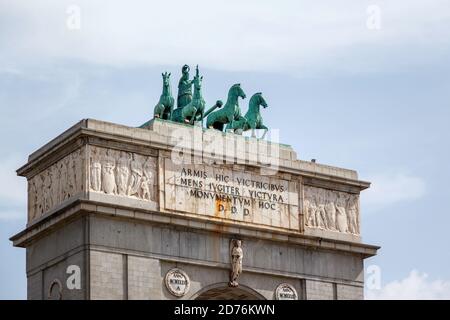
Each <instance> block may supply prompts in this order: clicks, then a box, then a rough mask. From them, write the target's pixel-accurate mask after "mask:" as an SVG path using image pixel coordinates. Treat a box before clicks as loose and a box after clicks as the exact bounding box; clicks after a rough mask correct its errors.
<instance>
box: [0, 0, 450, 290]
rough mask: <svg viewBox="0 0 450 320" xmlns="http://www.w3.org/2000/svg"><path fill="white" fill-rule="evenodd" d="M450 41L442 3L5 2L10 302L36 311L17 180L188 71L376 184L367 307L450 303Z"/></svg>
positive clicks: (0, 234)
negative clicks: (261, 102) (34, 159)
mask: <svg viewBox="0 0 450 320" xmlns="http://www.w3.org/2000/svg"><path fill="white" fill-rule="evenodd" d="M74 6H75V7H74ZM374 6H375V7H374ZM374 8H375V9H374ZM177 9H178V10H177ZM374 10H375V11H374ZM78 13H79V19H78V16H77V14H78ZM74 14H75V16H74ZM374 14H375V15H376V16H374ZM374 17H375V18H377V19H378V20H376V22H378V24H376V27H374V25H373V24H372V22H373V18H374ZM371 19H372V20H371ZM77 22H79V24H77ZM449 30H450V3H449V2H448V1H438V0H430V1H417V0H410V1H403V0H401V1H400V0H398V1H395V3H394V2H393V1H361V0H359V1H357V0H355V1H350V0H344V1H339V3H337V1H322V2H321V4H317V1H283V2H282V3H280V2H279V1H277V2H274V1H223V2H221V1H218V2H215V3H214V5H212V4H210V2H208V1H189V2H188V1H184V2H181V1H165V2H164V3H162V1H159V2H156V3H152V4H150V3H149V2H148V1H133V2H127V3H126V4H125V3H124V2H123V1H120V2H119V1H95V2H94V1H57V2H56V1H44V0H42V1H33V2H30V1H22V0H19V1H18V0H14V1H8V0H0V119H1V126H0V134H1V136H2V137H4V138H3V139H2V140H1V142H0V144H1V148H0V176H1V178H2V184H1V185H0V257H1V258H2V263H1V264H0V265H1V267H0V298H3V299H23V298H26V279H25V251H24V250H23V249H19V248H13V247H12V246H11V243H10V242H9V241H8V240H7V239H8V238H9V237H10V236H11V235H13V234H15V233H16V232H18V231H20V230H21V229H22V228H23V227H24V225H25V216H26V183H25V181H24V178H21V177H16V176H15V169H17V168H18V167H20V166H21V165H22V164H24V163H25V162H26V158H27V156H28V154H30V153H31V152H33V151H34V150H36V149H37V148H39V147H40V146H41V145H43V144H44V143H46V142H47V141H49V140H50V139H52V138H53V137H55V136H56V135H58V134H59V133H61V132H62V131H64V130H65V129H67V128H68V127H70V126H71V125H73V124H74V123H75V122H77V121H79V120H80V119H82V118H96V119H101V120H105V121H111V122H115V123H120V124H125V125H130V126H138V125H140V124H142V123H143V122H145V121H147V120H148V119H149V118H150V117H151V115H152V112H153V107H154V105H155V103H156V102H157V100H158V98H159V95H160V93H161V72H163V71H169V72H172V89H173V90H174V92H175V91H176V90H175V88H176V83H177V81H178V77H179V75H180V69H181V66H182V65H183V64H184V63H188V64H190V65H191V66H193V65H195V64H199V65H200V70H201V73H202V74H203V75H204V81H203V93H204V96H205V100H206V102H207V104H208V105H213V103H214V102H215V101H216V100H217V99H224V98H225V96H226V92H227V90H228V88H229V86H230V85H231V84H233V83H236V82H240V83H241V84H242V87H243V88H244V90H245V91H246V93H247V95H250V94H252V93H254V92H258V91H262V92H263V94H264V96H265V98H266V100H267V102H268V104H269V108H268V109H265V110H264V111H263V117H264V120H265V122H266V123H267V125H268V126H269V127H271V128H278V129H280V130H281V131H280V140H281V142H283V143H287V144H291V145H292V146H293V147H294V149H295V150H296V151H297V153H298V155H299V158H301V159H304V160H309V159H311V158H316V159H317V161H318V162H320V163H324V164H330V165H336V166H340V167H345V168H352V169H356V170H357V171H358V172H359V175H360V178H361V179H362V180H368V181H372V183H373V185H372V188H371V189H369V190H367V191H364V192H363V193H362V196H361V207H362V234H363V240H364V242H367V243H371V244H377V245H381V246H382V249H381V250H380V252H379V255H378V256H377V257H374V258H371V259H368V260H366V266H370V265H377V266H379V267H380V270H381V285H382V286H381V288H380V289H376V290H370V291H368V292H367V297H371V298H380V297H381V298H450V250H448V244H449V243H450V241H449V240H450V238H449V236H448V232H447V228H448V227H447V226H448V225H449V224H450V212H449V209H448V208H446V205H445V203H446V201H447V199H449V196H450V187H449V184H448V183H447V181H448V180H449V179H450V170H449V163H450V148H449V142H448V141H449V140H450V129H449V125H448V122H449V120H450V63H449V61H450V34H449V32H450V31H449ZM244 105H245V104H243V106H244ZM244 109H246V107H245V108H244Z"/></svg>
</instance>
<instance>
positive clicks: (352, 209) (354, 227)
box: [347, 196, 359, 234]
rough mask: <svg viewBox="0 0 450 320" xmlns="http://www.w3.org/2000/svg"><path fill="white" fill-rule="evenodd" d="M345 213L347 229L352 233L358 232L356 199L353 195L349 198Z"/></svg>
mask: <svg viewBox="0 0 450 320" xmlns="http://www.w3.org/2000/svg"><path fill="white" fill-rule="evenodd" d="M347 215H348V226H349V231H350V232H351V233H353V234H359V226H358V200H357V198H356V197H355V196H352V197H351V198H350V200H349V204H348V210H347Z"/></svg>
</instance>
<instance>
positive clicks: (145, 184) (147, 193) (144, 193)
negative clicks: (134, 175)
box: [141, 175, 151, 200]
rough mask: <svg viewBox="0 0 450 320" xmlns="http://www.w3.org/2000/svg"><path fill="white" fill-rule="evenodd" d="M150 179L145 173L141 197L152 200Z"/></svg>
mask: <svg viewBox="0 0 450 320" xmlns="http://www.w3.org/2000/svg"><path fill="white" fill-rule="evenodd" d="M149 184H150V181H149V180H148V178H147V177H146V176H145V175H144V176H143V177H142V182H141V190H142V191H141V198H142V199H145V200H150V199H151V194H150V186H149Z"/></svg>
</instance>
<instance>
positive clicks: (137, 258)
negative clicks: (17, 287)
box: [12, 119, 378, 299]
mask: <svg viewBox="0 0 450 320" xmlns="http://www.w3.org/2000/svg"><path fill="white" fill-rule="evenodd" d="M180 161H181V162H180ZM18 174H19V175H23V176H25V177H26V178H27V180H28V185H29V190H28V199H29V203H28V224H27V229H25V230H24V231H22V232H20V233H19V234H17V235H16V236H14V237H13V238H12V240H13V242H14V245H16V246H22V247H26V248H27V276H28V298H29V299H47V298H48V292H49V291H50V293H52V297H54V295H53V293H55V292H56V291H54V290H53V289H52V290H50V288H52V284H53V283H61V287H62V289H61V296H62V299H194V298H200V299H213V298H234V299H249V298H253V299H274V298H275V297H276V289H277V288H278V287H279V286H280V285H281V284H285V285H287V287H291V288H293V289H295V291H296V293H297V295H298V298H299V299H360V298H362V297H363V289H362V288H363V281H364V280H363V279H364V277H363V259H364V258H366V257H369V256H372V255H374V254H376V250H377V248H378V247H375V246H370V245H366V244H363V243H361V237H360V225H361V221H360V208H359V193H360V192H361V190H363V189H365V188H367V187H368V186H369V183H367V182H364V181H360V180H358V176H357V174H356V172H355V171H354V170H347V169H341V168H335V167H331V166H326V165H322V164H317V163H312V162H308V161H302V160H298V159H297V155H296V153H295V152H294V151H293V150H292V148H291V147H290V146H287V145H283V144H278V143H271V142H267V141H262V140H258V139H253V138H245V137H242V136H237V135H233V134H228V133H221V132H217V131H215V130H202V129H201V128H198V127H195V126H194V127H192V126H185V125H183V124H174V123H172V122H167V121H160V120H154V121H151V122H150V123H149V124H148V126H147V128H145V129H140V128H131V127H126V126H121V125H116V124H112V123H107V122H102V121H97V120H92V119H86V120H83V121H81V122H80V123H78V124H76V125H75V126H73V127H72V128H70V129H69V130H67V131H66V132H64V133H63V134H62V135H60V136H59V137H57V138H55V139H53V140H52V141H51V142H49V143H48V144H46V145H45V146H43V147H42V148H40V149H39V150H37V151H36V152H34V153H32V154H31V155H30V157H29V159H28V163H27V164H26V165H24V166H23V167H22V168H20V169H19V170H18ZM232 239H235V240H241V241H242V252H243V259H242V272H241V273H239V272H238V273H237V274H238V281H237V282H238V287H236V288H230V287H229V281H230V268H231V266H232V265H233V264H232V263H231V260H230V257H231V251H230V241H231V240H232ZM73 265H75V266H77V267H79V269H80V270H81V288H79V289H69V288H68V287H67V283H66V281H67V279H68V277H69V276H70V275H69V274H68V273H67V270H68V268H69V267H71V266H73ZM173 268H180V269H182V270H183V271H184V272H185V273H186V275H187V276H188V278H189V282H190V288H189V291H188V292H186V293H185V294H184V295H183V296H176V295H173V294H171V293H170V292H169V291H168V290H167V288H166V286H165V285H164V277H165V275H166V274H167V272H168V271H169V270H171V269H173Z"/></svg>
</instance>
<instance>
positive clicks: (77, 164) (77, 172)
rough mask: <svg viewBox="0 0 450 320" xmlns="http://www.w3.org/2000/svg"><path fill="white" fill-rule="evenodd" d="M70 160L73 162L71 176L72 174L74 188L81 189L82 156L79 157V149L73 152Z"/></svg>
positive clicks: (78, 190)
mask: <svg viewBox="0 0 450 320" xmlns="http://www.w3.org/2000/svg"><path fill="white" fill-rule="evenodd" d="M72 161H73V163H74V166H73V176H74V181H75V182H74V183H75V190H76V191H77V192H80V191H82V188H83V181H82V179H83V168H82V166H83V164H82V158H81V150H80V149H78V151H76V152H74V153H73V154H72Z"/></svg>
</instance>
